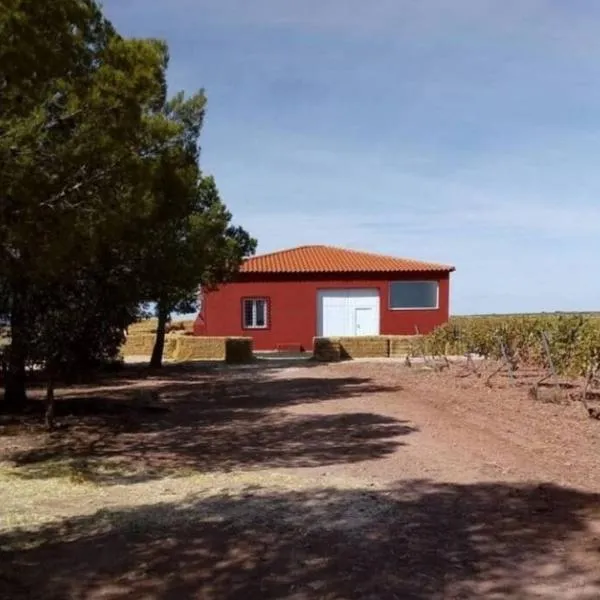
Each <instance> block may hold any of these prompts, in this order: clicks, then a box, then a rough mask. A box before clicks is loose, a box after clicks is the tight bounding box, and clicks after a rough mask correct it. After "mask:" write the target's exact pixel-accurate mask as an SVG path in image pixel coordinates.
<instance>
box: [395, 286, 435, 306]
mask: <svg viewBox="0 0 600 600" xmlns="http://www.w3.org/2000/svg"><path fill="white" fill-rule="evenodd" d="M390 308H391V309H392V310H411V309H413V310H418V309H435V308H438V282H437V281H393V282H391V283H390Z"/></svg>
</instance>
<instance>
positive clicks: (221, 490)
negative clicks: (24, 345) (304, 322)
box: [0, 360, 600, 600]
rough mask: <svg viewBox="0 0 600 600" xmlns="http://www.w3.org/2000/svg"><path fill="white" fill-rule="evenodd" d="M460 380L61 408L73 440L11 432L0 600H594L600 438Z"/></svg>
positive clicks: (182, 370) (299, 382)
mask: <svg viewBox="0 0 600 600" xmlns="http://www.w3.org/2000/svg"><path fill="white" fill-rule="evenodd" d="M486 365H487V366H486V367H485V368H486V369H490V368H491V367H492V365H493V363H492V362H489V364H487V363H486ZM480 366H481V367H482V368H483V365H480ZM463 369H464V365H463V364H460V365H459V364H453V365H451V367H450V368H449V369H445V370H444V371H443V372H433V371H430V370H423V369H421V368H418V367H417V366H416V365H414V366H413V367H412V368H408V367H405V366H404V365H403V362H402V361H387V362H385V363H384V362H372V361H368V360H365V361H355V362H349V363H341V364H335V365H317V364H315V363H313V362H311V361H307V362H302V363H297V364H295V366H292V364H291V363H290V364H287V363H282V364H281V365H280V366H276V365H275V363H274V364H273V365H271V366H265V365H260V366H257V367H254V366H253V367H220V368H214V367H213V368H210V369H209V368H206V367H199V366H196V367H191V366H188V367H185V366H170V367H168V368H167V369H166V370H165V371H164V373H163V374H161V375H160V376H149V375H148V374H147V373H146V372H145V371H144V370H140V369H137V368H133V367H127V368H126V369H125V370H124V371H123V372H121V373H118V374H113V375H111V376H110V377H107V378H105V379H100V380H98V381H97V382H96V383H94V384H90V385H87V386H82V387H71V388H65V389H62V390H60V391H59V398H60V399H61V400H60V403H61V404H60V407H59V411H58V412H59V415H58V422H59V424H60V426H61V427H60V429H59V430H58V431H56V432H53V433H51V434H49V433H46V432H44V431H43V430H42V429H41V428H40V427H39V426H38V425H37V424H36V422H35V421H33V420H31V419H23V420H18V421H13V422H10V423H9V422H4V423H3V426H2V427H1V429H0V432H1V434H2V435H1V436H0V442H1V444H0V448H1V450H0V461H1V462H0V465H1V466H0V507H1V508H0V514H1V521H0V553H1V555H0V558H1V560H0V597H6V598H11V599H12V598H14V599H17V600H19V599H22V598H48V599H61V600H62V599H77V600H80V599H91V600H95V599H100V598H102V599H104V600H106V599H111V600H115V599H120V598H145V599H156V600H158V599H160V600H165V599H171V598H173V599H179V598H198V599H206V600H217V599H219V600H222V599H225V600H234V599H235V600H246V599H249V598H261V599H262V598H264V599H289V600H317V599H334V598H335V599H341V598H347V599H351V600H358V599H361V600H362V599H378V600H388V599H390V600H392V599H397V598H402V599H404V598H411V599H418V600H425V599H427V600H442V599H449V598H483V599H489V600H497V599H508V598H523V599H528V598H532V599H533V598H545V599H559V598H560V599H564V598H576V599H588V598H589V599H592V598H598V597H600V577H599V576H598V569H597V566H598V557H599V556H600V555H599V550H600V508H599V507H600V502H599V500H600V494H599V492H600V471H599V470H598V469H597V457H598V455H599V453H600V436H599V435H598V433H599V430H598V426H599V425H600V424H598V423H597V421H594V420H590V419H587V418H585V414H584V411H583V409H582V406H581V404H580V403H577V402H570V403H566V404H564V405H562V404H556V403H547V402H536V401H534V400H532V399H530V398H528V396H527V394H524V393H522V392H523V390H521V389H520V388H519V387H518V386H514V385H512V384H511V382H510V381H508V378H507V376H506V375H504V376H503V377H501V378H500V379H498V380H497V381H495V383H494V386H493V387H492V388H490V387H487V386H486V385H485V384H484V381H483V378H482V379H479V378H476V377H463V376H462V373H463ZM40 393H41V390H40Z"/></svg>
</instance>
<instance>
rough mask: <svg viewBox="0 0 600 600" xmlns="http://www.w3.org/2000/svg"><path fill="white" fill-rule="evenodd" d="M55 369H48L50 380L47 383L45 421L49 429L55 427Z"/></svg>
mask: <svg viewBox="0 0 600 600" xmlns="http://www.w3.org/2000/svg"><path fill="white" fill-rule="evenodd" d="M54 413H55V409H54V369H53V368H52V367H50V368H49V369H48V382H47V383H46V412H45V413H44V422H45V424H46V428H47V429H48V430H50V431H51V430H52V429H54Z"/></svg>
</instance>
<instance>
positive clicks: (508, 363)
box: [500, 340, 515, 383]
mask: <svg viewBox="0 0 600 600" xmlns="http://www.w3.org/2000/svg"><path fill="white" fill-rule="evenodd" d="M500 351H501V352H502V357H503V358H504V362H505V363H506V366H507V367H508V374H509V375H510V379H511V381H512V383H515V374H514V372H513V367H512V362H511V361H510V359H509V358H508V352H507V351H506V345H505V344H504V342H503V341H502V340H500Z"/></svg>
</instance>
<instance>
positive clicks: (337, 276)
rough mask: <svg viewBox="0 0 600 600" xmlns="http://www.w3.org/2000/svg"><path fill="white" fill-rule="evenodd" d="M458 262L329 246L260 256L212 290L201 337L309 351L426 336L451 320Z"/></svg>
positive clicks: (200, 322)
mask: <svg viewBox="0 0 600 600" xmlns="http://www.w3.org/2000/svg"><path fill="white" fill-rule="evenodd" d="M452 271H454V267H450V266H446V265H440V264H433V263H427V262H421V261H416V260H410V259H404V258H394V257H390V256H382V255H378V254H369V253H366V252H357V251H353V250H344V249H341V248H333V247H329V246H302V247H299V248H292V249H290V250H283V251H281V252H274V253H272V254H265V255H262V256H255V257H252V258H249V259H247V260H246V261H245V263H244V264H243V265H242V268H241V272H240V274H239V275H238V277H237V279H236V281H235V282H233V283H229V284H226V285H223V286H222V287H220V288H219V289H218V290H216V291H213V292H210V293H207V294H206V295H205V297H204V298H203V302H202V307H201V309H200V313H199V314H198V318H197V319H196V322H195V325H194V332H195V334H196V335H209V336H251V337H252V338H253V339H254V347H255V349H256V350H275V349H278V348H284V347H290V348H301V349H303V350H311V349H312V342H313V338H314V337H315V336H355V335H379V334H382V335H385V334H387V335H410V334H414V333H415V327H418V329H419V331H420V332H421V333H428V332H430V331H431V330H432V329H434V328H435V327H436V326H438V325H441V324H443V323H445V322H446V321H447V320H448V313H449V285H450V273H451V272H452Z"/></svg>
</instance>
